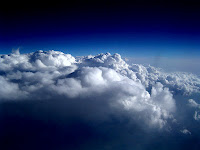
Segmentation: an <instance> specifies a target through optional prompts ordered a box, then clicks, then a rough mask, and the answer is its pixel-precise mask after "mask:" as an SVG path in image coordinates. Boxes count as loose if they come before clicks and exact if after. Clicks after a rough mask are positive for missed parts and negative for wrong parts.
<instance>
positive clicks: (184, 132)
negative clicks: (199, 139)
mask: <svg viewBox="0 0 200 150" xmlns="http://www.w3.org/2000/svg"><path fill="white" fill-rule="evenodd" d="M181 132H182V133H183V134H190V135H191V132H190V131H189V130H187V129H183V130H181Z"/></svg>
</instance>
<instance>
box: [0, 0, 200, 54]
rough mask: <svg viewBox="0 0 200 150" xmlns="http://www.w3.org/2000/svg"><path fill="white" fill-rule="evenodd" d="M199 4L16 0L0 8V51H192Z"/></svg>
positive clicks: (198, 31)
mask: <svg viewBox="0 0 200 150" xmlns="http://www.w3.org/2000/svg"><path fill="white" fill-rule="evenodd" d="M199 8H200V5H198V4H197V3H196V2H195V1H192V2H187V1H180V2H178V1H171V2H170V1H167V2H165V1H151V2H150V1H145V0H143V1H136V2H131V3H130V2H126V1H124V2H121V1H96V2H89V1H85V2H80V1H74V2H73V3H57V4H54V3H53V2H52V3H51V2H48V4H36V3H30V4H27V5H21V3H18V2H17V3H16V4H12V7H11V6H10V5H6V6H5V9H3V10H1V16H0V22H1V23H0V51H1V53H9V52H11V50H12V49H13V48H14V49H16V48H20V51H21V52H23V53H26V52H30V51H35V50H39V49H42V50H50V49H54V50H61V51H64V52H66V53H71V54H73V55H88V54H97V53H101V52H107V51H109V52H111V53H115V52H117V53H120V54H122V55H124V56H155V55H156V56H157V55H159V56H167V57H168V56H170V57H171V56H176V57H179V56H180V57H182V56H184V57H185V56H192V57H194V56H195V57H196V56H197V57H198V56H200V51H199V49H200V44H199V41H200V19H199V18H200V9H199Z"/></svg>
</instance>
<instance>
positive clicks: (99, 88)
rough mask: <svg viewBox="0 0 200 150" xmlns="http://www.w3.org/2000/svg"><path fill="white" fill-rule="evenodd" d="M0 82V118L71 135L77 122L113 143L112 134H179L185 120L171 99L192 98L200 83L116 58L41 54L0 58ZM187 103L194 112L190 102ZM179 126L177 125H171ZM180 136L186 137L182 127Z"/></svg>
mask: <svg viewBox="0 0 200 150" xmlns="http://www.w3.org/2000/svg"><path fill="white" fill-rule="evenodd" d="M0 83H1V85H3V86H1V87H0V103H1V104H0V105H1V106H2V107H3V106H4V109H2V111H3V114H5V116H4V115H3V117H2V116H0V118H1V117H2V118H10V116H13V115H14V116H15V115H16V116H17V119H18V120H19V121H18V122H20V121H21V119H22V118H24V120H26V123H27V122H28V123H29V121H30V120H29V119H30V118H31V119H33V120H34V119H36V120H40V121H42V124H43V123H45V122H48V124H49V126H51V125H53V124H56V125H59V122H61V124H63V126H65V128H66V130H71V131H74V130H75V129H74V127H71V125H72V126H74V124H75V125H77V124H78V125H79V124H81V126H82V127H86V128H89V129H88V130H89V131H88V132H90V133H91V134H92V135H93V134H94V135H95V137H98V136H100V137H101V138H102V137H103V139H104V138H105V137H104V136H105V135H106V137H107V136H108V135H107V134H106V132H107V131H108V130H109V129H110V128H111V127H112V130H111V131H110V136H108V137H107V138H108V139H109V141H113V140H114V141H118V139H115V136H116V135H115V134H116V132H117V133H118V134H119V135H118V136H121V135H123V136H122V137H124V138H125V139H128V137H129V136H130V137H132V138H135V137H137V136H138V135H140V134H141V133H142V134H143V137H144V136H147V133H149V132H156V134H159V132H160V131H162V132H169V131H171V132H172V131H173V132H177V133H178V132H180V128H182V126H184V124H185V122H181V119H180V118H179V116H180V115H177V114H179V112H178V111H179V106H180V105H179V103H180V99H179V100H177V99H176V98H175V97H176V95H181V96H182V97H190V96H192V95H194V94H197V95H198V93H199V88H200V79H199V78H198V77H197V76H195V75H193V74H188V73H166V72H164V71H162V70H161V69H158V68H154V67H152V66H143V65H140V64H127V63H126V62H125V61H124V60H123V59H122V58H121V56H120V55H119V54H114V55H111V54H110V53H106V54H99V55H96V56H91V55H90V56H83V57H76V58H75V57H73V56H71V55H70V54H64V53H63V52H59V51H41V50H40V51H36V52H33V53H28V54H20V53H19V52H18V51H17V52H13V53H12V54H9V55H1V56H0ZM13 103H14V106H13ZM177 104H178V105H177ZM189 104H190V106H192V107H194V108H197V107H198V108H199V104H197V103H196V102H195V101H194V100H192V99H190V100H189ZM186 107H187V105H184V108H186ZM21 108H22V109H21ZM5 112H6V113H5ZM16 112H18V113H16ZM195 114H196V115H194V118H196V119H195V120H199V115H198V112H197V113H196V111H195ZM11 118H12V117H11ZM14 118H16V117H14ZM11 120H12V119H11ZM22 120H23V119H22ZM27 120H28V121H27ZM6 122H8V120H6ZM77 122H78V123H77ZM33 123H34V121H33ZM180 123H182V126H181V125H180V127H177V126H179V124H180ZM69 124H70V126H69ZM28 126H29V125H28ZM59 126H60V125H59ZM175 126H176V127H175ZM119 128H120V131H119ZM175 128H177V129H178V130H175ZM9 129H10V128H9ZM16 129H21V128H20V127H18V126H17V127H16ZM59 130H60V128H59ZM47 131H48V132H49V130H47ZM58 132H59V134H61V133H62V132H63V131H62V130H61V131H58ZM60 132H61V133H60ZM88 132H87V133H86V134H88ZM129 132H130V134H131V135H130V134H129ZM181 132H182V133H184V134H189V133H190V131H189V130H186V129H184V130H181ZM133 133H134V134H133ZM4 134H5V133H4ZM63 134H64V133H63ZM71 134H72V133H70V134H69V135H71ZM101 134H103V136H102V135H101ZM66 135H68V134H67V133H66ZM92 135H91V136H92ZM97 135H98V136H97ZM59 136H60V135H59ZM80 136H83V138H81V139H84V138H86V137H85V135H82V134H80ZM86 139H87V138H86ZM89 139H90V140H89V141H91V139H92V138H91V137H90V138H89ZM103 141H104V140H103ZM104 142H105V141H104ZM118 142H119V141H118ZM126 142H127V141H126ZM89 143H90V142H89ZM79 144H80V143H79ZM104 144H105V143H104ZM114 145H115V144H114Z"/></svg>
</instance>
